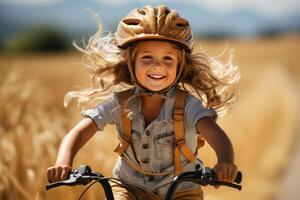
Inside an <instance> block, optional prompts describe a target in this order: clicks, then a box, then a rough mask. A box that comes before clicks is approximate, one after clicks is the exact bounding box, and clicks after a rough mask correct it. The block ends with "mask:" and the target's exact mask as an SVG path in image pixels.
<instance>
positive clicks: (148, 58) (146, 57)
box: [142, 56, 153, 62]
mask: <svg viewBox="0 0 300 200" xmlns="http://www.w3.org/2000/svg"><path fill="white" fill-rule="evenodd" d="M152 59H153V58H152V56H143V57H142V60H143V61H145V62H150V61H152Z"/></svg>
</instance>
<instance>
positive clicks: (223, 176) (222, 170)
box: [213, 162, 238, 189]
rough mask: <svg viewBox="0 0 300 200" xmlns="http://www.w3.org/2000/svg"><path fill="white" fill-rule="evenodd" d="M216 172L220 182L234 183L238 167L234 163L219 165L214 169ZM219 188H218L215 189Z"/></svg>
mask: <svg viewBox="0 0 300 200" xmlns="http://www.w3.org/2000/svg"><path fill="white" fill-rule="evenodd" d="M213 170H214V172H215V173H216V175H217V179H218V181H222V182H233V181H234V179H235V177H236V175H237V171H238V170H237V166H236V165H234V164H232V163H225V162H222V163H218V164H216V165H215V166H214V168H213ZM215 188H216V189H217V188H219V187H218V186H217V187H215Z"/></svg>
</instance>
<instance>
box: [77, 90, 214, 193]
mask: <svg viewBox="0 0 300 200" xmlns="http://www.w3.org/2000/svg"><path fill="white" fill-rule="evenodd" d="M132 91H133V94H137V93H139V91H138V88H133V89H132ZM175 93H176V89H175V88H172V89H170V90H169V91H168V92H167V94H166V97H167V98H166V100H165V102H164V104H163V105H162V108H161V110H160V113H159V115H158V117H157V118H156V119H155V120H154V121H152V122H151V123H150V124H149V125H148V126H147V127H146V125H145V121H144V117H143V114H142V112H141V101H140V98H137V100H136V101H134V102H133V103H132V105H131V109H132V111H133V114H132V115H131V118H132V119H131V120H132V127H131V128H132V142H133V147H134V150H135V155H134V154H133V153H132V151H131V148H127V149H126V151H125V156H126V158H127V159H129V160H130V161H132V162H134V163H135V164H138V165H140V166H141V168H142V169H144V170H145V171H151V172H156V173H160V172H164V171H170V170H174V153H173V152H174V128H173V117H172V114H173V106H174V102H175ZM118 107H119V101H118V98H117V95H116V93H113V95H112V97H110V98H109V99H108V100H106V101H104V102H103V103H101V104H99V105H97V106H96V107H95V108H94V109H89V110H85V111H82V113H81V114H82V115H83V116H84V117H90V118H91V119H93V121H94V122H95V123H96V125H97V127H98V129H99V130H103V129H104V127H105V125H106V124H115V125H116V128H117V132H118V137H119V138H120V134H121V133H122V120H121V119H120V112H119V109H118ZM184 116H185V119H184V129H185V139H186V144H187V145H188V147H189V148H190V149H191V151H192V152H196V147H197V136H198V135H197V131H196V123H197V121H198V120H200V119H201V118H203V117H213V118H215V117H216V112H215V110H213V109H206V108H204V106H203V105H202V101H201V100H200V99H198V98H196V97H194V96H192V95H190V94H189V95H188V97H187V99H186V101H185V115H184ZM135 156H136V157H135ZM136 158H137V160H138V163H137V161H136ZM181 162H182V165H183V171H192V170H195V165H196V164H201V160H199V159H197V160H196V161H195V162H194V163H189V162H188V161H187V159H186V158H185V157H184V156H183V155H181ZM113 175H114V177H117V178H119V179H121V180H123V181H125V182H127V183H128V184H132V185H136V186H139V187H141V188H143V189H145V190H146V191H154V192H155V193H157V194H161V195H163V194H165V193H166V191H167V189H168V187H169V185H166V186H163V187H159V186H161V185H165V184H166V183H168V182H171V181H172V179H173V178H174V175H173V174H171V175H165V176H147V175H144V174H142V173H140V172H138V171H136V170H135V169H133V168H132V167H130V166H129V165H128V163H127V162H126V161H125V160H124V159H123V158H121V157H120V156H119V157H118V159H117V162H116V164H115V167H114V169H113ZM158 187H159V188H158ZM194 187H196V185H195V184H194V183H192V182H186V183H182V184H181V185H180V186H179V187H178V190H185V189H189V188H194Z"/></svg>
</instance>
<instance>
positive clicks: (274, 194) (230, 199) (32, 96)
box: [0, 35, 300, 200]
mask: <svg viewBox="0 0 300 200" xmlns="http://www.w3.org/2000/svg"><path fill="white" fill-rule="evenodd" d="M225 43H227V44H228V46H229V47H230V48H233V49H234V53H235V60H234V62H235V64H237V65H239V66H240V69H241V74H242V78H241V81H240V99H239V101H238V102H237V103H236V105H235V106H234V108H233V109H232V111H231V112H230V113H229V114H228V115H226V116H225V117H223V118H221V119H219V120H218V123H219V124H220V126H221V127H222V128H223V129H224V130H225V132H226V133H227V134H228V135H229V137H230V138H231V140H232V143H233V145H234V149H235V160H236V163H237V165H238V167H239V169H240V170H241V171H242V172H243V174H244V180H243V190H242V191H241V192H239V191H236V190H232V189H229V188H225V187H221V188H220V189H218V190H215V189H213V188H210V187H204V192H205V197H206V198H205V199H207V200H219V199H224V200H237V199H243V200H278V199H280V197H281V194H282V192H283V191H282V190H281V188H282V187H281V180H282V178H283V176H284V173H283V172H284V170H286V169H289V164H290V163H291V160H293V159H294V157H293V150H294V149H295V148H296V147H297V144H299V141H297V140H299V130H300V129H299V128H300V127H299V125H298V124H299V117H298V115H297V114H298V113H299V111H300V109H299V102H300V101H299V100H300V98H299V91H300V90H299V89H300V61H299V59H298V57H299V56H298V55H299V52H300V47H299V44H300V36H297V35H287V36H284V37H278V38H264V39H248V40H237V39H232V40H227V41H224V40H218V41H198V42H197V44H196V51H198V50H199V49H204V50H205V51H206V53H207V54H208V55H210V56H216V55H218V54H219V53H221V52H222V50H223V49H224V47H225ZM89 85H90V81H89V77H88V74H87V72H86V71H85V69H84V66H83V65H82V63H81V56H80V54H79V53H75V52H73V53H62V54H49V55H45V54H42V55H40V54H32V55H19V56H15V55H0V199H21V200H22V199H26V200H27V199H41V200H47V199H78V197H79V195H80V193H81V191H82V190H83V187H75V188H67V187H65V188H58V189H54V190H50V191H45V189H44V186H45V184H46V169H47V167H49V166H51V165H52V164H53V163H54V161H55V158H56V153H57V150H58V146H59V144H60V141H61V139H62V138H63V136H64V135H65V134H66V133H67V131H68V130H69V129H70V128H71V127H72V126H73V125H74V124H75V123H76V122H77V121H78V120H80V119H81V116H80V114H79V112H80V110H79V109H78V108H77V107H76V105H75V104H72V105H71V106H70V107H69V108H68V109H65V108H64V107H63V97H64V95H65V93H66V92H67V91H69V90H73V89H78V88H84V87H88V86H89ZM107 141H109V142H107ZM297 142H298V143H297ZM116 144H117V140H116V134H115V130H114V128H113V127H110V126H108V127H107V128H106V129H105V130H104V131H103V132H99V133H98V134H96V135H95V137H94V138H93V139H92V140H91V141H90V142H89V143H88V144H87V145H86V146H85V147H84V148H83V149H82V150H81V151H80V152H79V154H78V155H77V157H76V159H75V162H74V166H75V167H76V166H78V165H79V164H88V165H90V166H92V167H93V168H94V169H95V170H97V171H100V172H102V173H103V174H105V175H107V176H110V175H111V169H112V166H113V165H114V161H115V159H116V154H114V153H113V152H112V151H113V149H114V147H115V145H116ZM199 156H200V157H201V158H202V159H203V160H204V163H205V164H206V165H208V166H212V165H214V163H215V162H216V157H215V155H214V153H213V151H212V150H211V148H210V147H209V146H208V145H206V146H205V147H204V148H203V149H202V150H200V152H199ZM99 188H100V187H99V186H94V187H93V188H92V189H91V190H90V191H88V192H87V194H86V195H85V196H84V199H97V198H99V197H100V196H101V195H102V194H99V191H100V189H99Z"/></svg>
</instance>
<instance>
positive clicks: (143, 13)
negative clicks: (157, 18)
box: [137, 9, 146, 15]
mask: <svg viewBox="0 0 300 200" xmlns="http://www.w3.org/2000/svg"><path fill="white" fill-rule="evenodd" d="M137 11H138V12H139V13H140V14H141V15H146V12H145V11H144V10H143V9H138V10H137Z"/></svg>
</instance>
